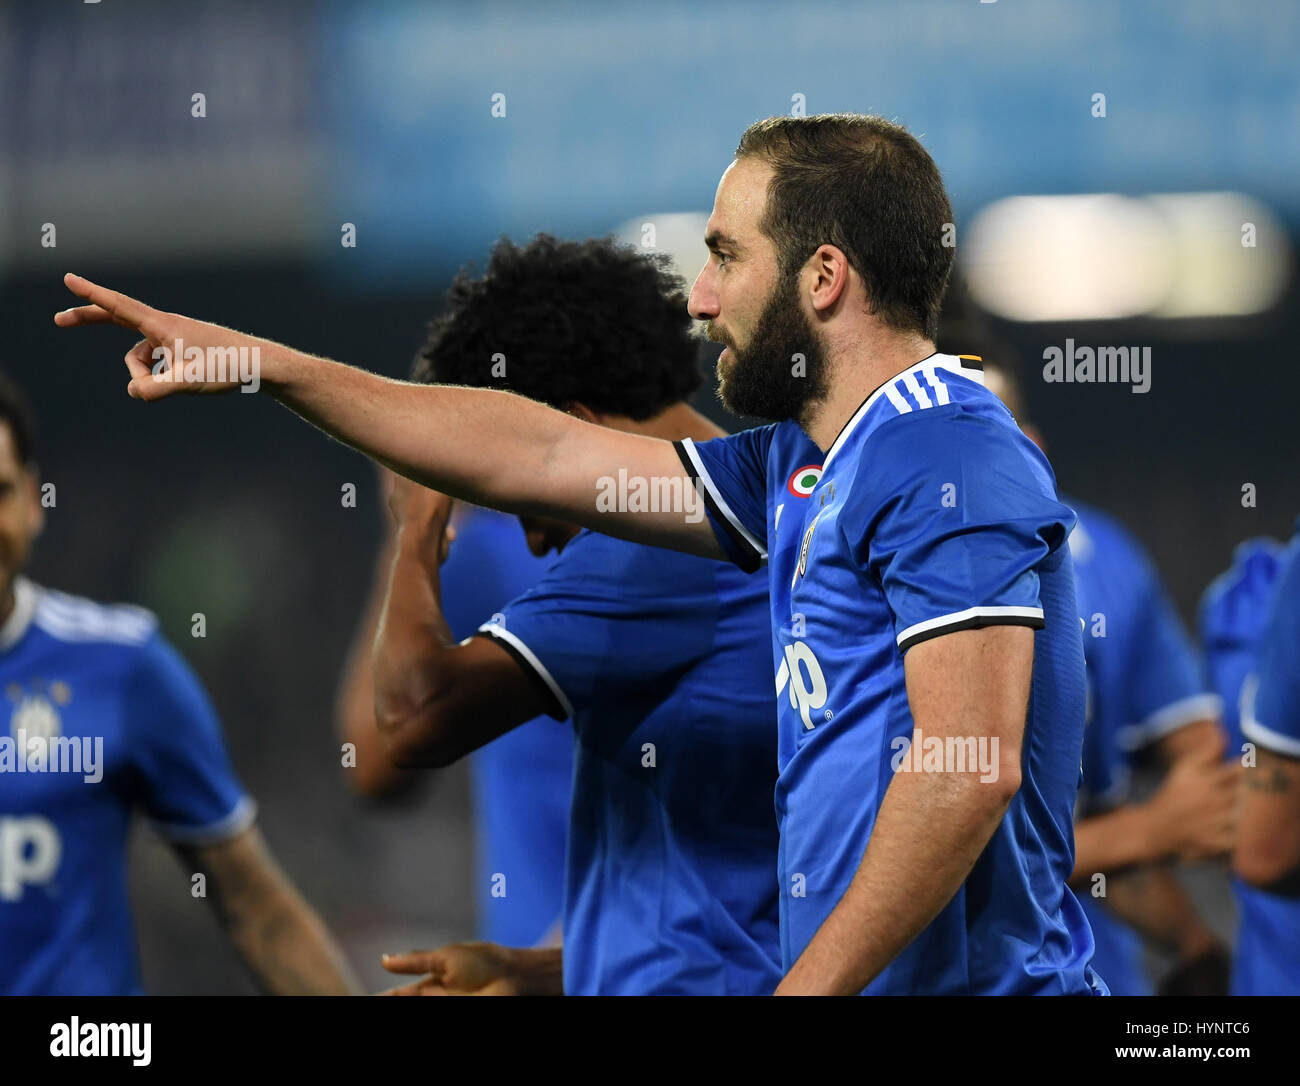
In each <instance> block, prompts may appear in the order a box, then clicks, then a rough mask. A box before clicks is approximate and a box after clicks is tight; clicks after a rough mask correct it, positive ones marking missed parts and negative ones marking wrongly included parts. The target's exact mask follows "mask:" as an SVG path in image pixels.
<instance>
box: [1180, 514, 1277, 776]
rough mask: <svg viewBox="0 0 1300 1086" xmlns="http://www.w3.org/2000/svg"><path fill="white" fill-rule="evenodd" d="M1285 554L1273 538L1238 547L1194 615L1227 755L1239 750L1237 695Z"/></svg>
mask: <svg viewBox="0 0 1300 1086" xmlns="http://www.w3.org/2000/svg"><path fill="white" fill-rule="evenodd" d="M1284 553H1285V548H1284V547H1283V545H1282V544H1281V543H1279V542H1277V540H1275V539H1268V538H1259V539H1250V540H1247V541H1246V542H1244V543H1240V544H1238V545H1237V548H1236V551H1235V552H1234V553H1233V564H1232V566H1231V568H1230V569H1228V570H1227V571H1226V572H1224V573H1221V574H1220V575H1219V576H1218V577H1216V578H1215V579H1214V582H1213V583H1212V584H1211V585H1210V587H1209V588H1207V589H1206V590H1205V595H1204V597H1203V598H1202V600H1201V606H1200V610H1199V613H1198V616H1197V627H1198V630H1199V632H1200V641H1201V651H1202V653H1203V654H1204V659H1205V674H1206V679H1207V681H1208V682H1209V684H1210V688H1211V689H1212V690H1213V691H1214V692H1215V693H1216V694H1217V695H1219V697H1220V698H1221V699H1222V705H1223V724H1224V727H1225V728H1226V729H1227V730H1228V734H1229V736H1231V742H1230V744H1229V753H1230V754H1231V753H1233V752H1237V753H1239V752H1240V749H1241V740H1242V735H1241V695H1242V692H1243V690H1244V689H1245V687H1246V678H1247V676H1248V675H1250V674H1251V673H1253V672H1254V670H1255V666H1256V663H1257V657H1258V653H1259V645H1260V642H1261V640H1262V639H1263V634H1264V627H1265V625H1266V624H1267V622H1268V616H1269V609H1270V605H1271V603H1272V600H1273V595H1274V593H1275V591H1276V588H1277V579H1278V574H1279V571H1280V566H1281V562H1282V556H1283V554H1284Z"/></svg>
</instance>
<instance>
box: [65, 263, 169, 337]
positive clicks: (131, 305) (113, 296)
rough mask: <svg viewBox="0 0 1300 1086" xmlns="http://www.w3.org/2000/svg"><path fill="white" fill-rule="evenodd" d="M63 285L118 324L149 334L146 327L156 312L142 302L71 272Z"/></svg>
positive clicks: (151, 322)
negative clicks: (97, 307)
mask: <svg viewBox="0 0 1300 1086" xmlns="http://www.w3.org/2000/svg"><path fill="white" fill-rule="evenodd" d="M63 284H64V286H66V287H67V288H68V289H69V290H70V291H72V293H73V294H76V295H77V296H78V297H81V298H85V299H86V301H88V302H93V303H94V304H95V305H97V306H99V308H100V309H102V310H104V312H106V313H108V314H109V315H110V316H111V317H112V318H113V320H114V321H116V322H117V323H118V324H125V325H127V326H128V327H131V328H135V329H136V330H137V331H140V332H143V333H144V334H145V335H146V336H148V335H150V334H151V332H150V328H149V327H148V326H151V325H152V324H153V321H152V320H151V319H150V318H151V317H153V316H154V315H155V314H156V312H157V311H156V310H154V309H152V308H151V307H149V306H147V305H145V304H144V302H140V301H136V299H134V298H132V297H130V296H128V295H126V294H119V293H118V292H117V291H115V290H109V289H108V287H101V286H100V285H99V284H98V283H92V282H91V281H90V280H89V279H84V278H82V277H81V276H80V275H73V274H72V273H71V272H69V273H68V274H67V275H65V276H64V277H63Z"/></svg>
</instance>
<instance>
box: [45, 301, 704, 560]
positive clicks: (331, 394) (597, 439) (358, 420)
mask: <svg viewBox="0 0 1300 1086" xmlns="http://www.w3.org/2000/svg"><path fill="white" fill-rule="evenodd" d="M64 283H65V284H66V285H67V287H68V289H69V290H71V291H72V292H73V293H74V294H76V295H78V296H80V297H82V298H84V299H86V300H87V302H89V303H90V304H88V305H83V306H77V307H75V308H73V309H67V310H64V311H62V312H61V313H58V314H56V316H55V318H54V321H55V323H56V324H57V325H58V326H59V327H61V328H73V327H77V326H78V325H83V324H109V323H111V324H119V325H122V326H124V327H127V328H131V329H134V330H135V331H137V332H139V333H140V334H141V335H142V336H143V337H144V338H143V339H142V340H141V341H140V342H139V343H137V344H136V345H135V346H134V347H133V348H132V349H131V350H130V351H129V352H127V354H126V357H125V362H126V366H127V369H128V370H129V371H130V374H131V382H130V385H129V386H128V391H129V392H130V394H131V395H132V396H135V397H136V398H138V399H142V400H156V399H161V398H163V397H165V396H169V395H172V394H175V393H180V392H190V393H195V392H226V391H231V390H233V389H235V388H237V387H240V385H241V372H238V371H237V372H232V371H236V370H237V367H236V363H235V361H234V360H235V359H239V356H240V352H241V349H242V351H243V352H244V358H246V359H247V360H248V361H247V363H243V362H242V361H241V362H240V365H243V366H245V369H244V371H243V372H242V376H243V380H242V384H243V386H244V387H245V388H247V389H249V390H256V389H257V388H259V387H264V388H265V389H266V391H268V392H269V393H270V394H271V395H272V396H274V397H275V398H276V399H277V400H279V401H280V402H281V403H283V404H284V405H285V406H286V407H288V408H290V409H291V410H292V411H294V412H296V413H297V414H299V415H301V416H302V417H303V418H304V419H306V420H307V421H308V422H310V423H312V424H313V425H315V426H317V427H319V428H320V429H322V430H324V431H325V432H326V433H327V434H329V435H331V436H332V437H334V438H337V439H338V440H339V441H342V442H344V443H345V444H347V445H350V446H352V447H353V448H354V449H358V450H359V451H361V452H363V453H365V454H366V455H367V456H369V457H370V458H371V459H373V460H376V461H378V462H379V463H381V464H384V465H386V466H387V467H389V468H391V469H392V470H393V471H395V472H397V473H398V474H399V475H404V476H406V477H407V478H409V479H413V480H414V481H415V482H418V483H421V484H423V485H424V486H427V487H431V488H433V489H435V490H439V491H442V492H444V493H446V494H450V495H452V496H453V497H457V498H463V499H466V500H468V501H472V502H475V503H476V504H479V505H486V506H489V507H491V508H495V509H502V510H505V511H506V512H512V513H531V514H546V515H550V516H555V517H560V518H562V519H565V520H569V521H572V522H575V523H578V524H581V525H583V526H584V527H588V528H592V529H594V530H596V531H599V532H604V533H606V534H608V535H614V536H619V537H621V538H623V539H633V540H637V541H638V542H643V543H652V544H655V545H658V546H663V547H670V548H672V549H675V550H681V551H686V552H687V553H690V554H699V555H703V556H705V557H709V558H723V557H724V555H723V553H722V549H721V547H720V546H719V545H718V543H717V540H716V539H715V537H714V534H713V530H712V528H711V527H710V526H709V522H708V520H707V518H700V517H692V518H689V519H688V513H689V512H690V510H691V508H694V507H695V506H696V503H695V502H694V501H691V502H689V503H688V502H686V501H685V500H683V501H682V502H680V503H679V504H681V505H682V506H683V508H680V509H677V510H664V509H662V508H660V509H659V510H658V511H635V512H634V511H630V510H618V509H617V508H615V509H609V508H608V505H609V503H608V502H602V501H600V500H599V498H600V497H601V495H602V494H608V493H609V486H610V482H609V481H611V480H613V479H616V478H617V477H618V475H619V472H620V470H622V471H624V472H626V475H627V478H629V479H637V478H639V479H644V480H646V481H647V484H646V485H652V484H654V483H656V482H657V481H659V480H676V481H677V482H676V484H675V486H674V487H673V488H672V489H669V488H668V487H665V488H664V492H668V493H676V494H679V495H680V494H683V493H684V489H685V488H686V487H688V486H690V485H691V484H690V482H689V480H688V479H687V477H686V473H685V472H684V471H683V470H682V467H681V463H680V461H679V460H678V457H677V453H676V451H675V450H674V449H673V445H672V443H671V442H669V441H663V440H660V439H658V438H651V437H645V436H642V435H639V434H629V433H622V432H620V431H617V430H611V429H608V428H606V427H602V426H597V425H594V424H592V423H588V422H584V421H582V420H580V419H576V418H573V417H571V416H569V415H566V414H565V413H563V412H561V411H556V410H553V409H552V408H549V407H545V406H543V405H541V404H538V403H535V402H533V401H532V400H528V399H525V398H524V397H522V396H516V395H513V394H512V393H509V392H501V391H497V390H494V389H476V388H454V387H448V386H440V385H421V384H410V383H408V382H405V381H393V380H390V379H388V378H384V377H380V376H378V375H376V374H373V373H367V372H366V371H364V370H359V369H355V368H353V367H351V366H345V365H343V364H342V363H339V362H331V361H329V360H328V359H324V358H318V357H315V356H312V355H308V354H304V353H302V352H301V351H295V350H294V349H293V348H291V347H285V346H283V345H281V344H278V343H273V342H271V341H270V340H264V339H257V338H256V337H254V336H249V335H245V334H243V333H241V332H236V331H234V330H232V329H229V328H222V327H220V326H219V325H215V324H206V323H204V322H202V321H196V320H191V319H190V318H188V317H183V316H181V315H179V314H176V313H165V312H163V311H161V310H157V309H153V308H151V307H150V306H147V305H145V304H144V303H143V302H140V301H137V300H136V299H134V298H130V297H127V296H126V295H124V294H119V293H118V292H116V291H112V290H108V289H107V288H105V287H101V286H97V285H96V284H94V283H92V282H90V281H89V280H87V279H83V278H81V277H80V276H76V275H67V276H64ZM218 364H220V367H219V368H218ZM611 365H617V361H616V360H612V361H611ZM693 498H694V495H692V499H693ZM656 504H658V503H656ZM692 520H693V521H694V523H692Z"/></svg>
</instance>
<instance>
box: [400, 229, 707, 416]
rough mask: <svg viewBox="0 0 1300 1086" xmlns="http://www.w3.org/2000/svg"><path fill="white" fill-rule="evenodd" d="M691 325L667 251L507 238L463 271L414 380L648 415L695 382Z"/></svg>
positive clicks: (603, 242) (545, 237) (605, 242)
mask: <svg viewBox="0 0 1300 1086" xmlns="http://www.w3.org/2000/svg"><path fill="white" fill-rule="evenodd" d="M691 328H692V326H691V317H690V314H689V313H688V312H687V310H686V286H685V284H684V283H683V282H682V280H681V279H680V278H679V277H678V276H677V275H675V274H673V272H672V270H671V268H670V263H669V261H668V258H667V257H665V256H662V255H658V254H654V255H652V254H646V253H642V252H639V251H637V250H636V249H633V248H630V247H627V246H619V245H617V244H615V242H614V239H613V238H599V239H589V240H586V241H560V240H558V239H556V238H554V237H551V236H550V235H549V234H538V235H537V237H535V238H534V239H533V240H532V241H531V242H529V243H528V244H527V245H526V246H524V247H523V248H520V247H519V246H518V245H516V244H514V242H512V241H510V240H509V239H508V238H502V239H501V240H500V241H499V242H497V244H496V246H495V247H494V248H493V250H492V256H491V259H490V260H489V261H488V266H487V271H486V272H485V273H484V274H483V275H482V276H481V277H480V278H473V277H472V276H471V275H470V273H469V271H468V269H466V270H463V271H461V273H460V274H459V275H458V276H457V277H456V281H455V282H454V283H453V284H452V287H451V291H450V293H449V294H448V308H447V311H446V312H445V313H443V314H442V315H441V316H439V317H437V318H435V319H434V320H433V322H432V323H431V324H430V325H429V335H428V339H427V340H426V342H425V345H424V347H423V348H422V349H421V350H420V353H419V356H418V357H417V358H416V361H415V365H414V367H413V368H412V371H411V379H412V380H415V381H424V382H435V381H436V382H438V383H441V384H454V385H475V386H479V387H491V388H503V389H507V390H509V391H511V392H517V393H519V394H521V395H524V396H528V397H530V398H532V399H534V400H540V401H542V402H544V403H548V404H550V405H551V406H553V407H560V408H564V407H568V406H569V405H570V404H573V403H582V404H585V405H586V406H587V407H590V408H591V409H592V410H593V411H599V412H603V413H609V414H618V415H624V416H626V417H628V418H633V419H637V420H644V419H648V418H650V417H652V416H654V415H657V414H658V413H659V412H660V411H662V410H664V409H665V408H666V407H668V406H670V405H671V404H674V403H677V402H679V401H681V400H684V399H686V398H687V397H688V396H690V395H691V393H693V392H694V391H695V390H696V389H698V388H699V387H700V384H701V381H702V377H701V372H700V365H699V344H698V341H697V340H696V338H695V337H694V336H693V335H692V330H691ZM498 354H500V355H503V356H504V357H505V365H504V376H502V377H498V376H494V373H493V368H494V367H493V356H494V355H498Z"/></svg>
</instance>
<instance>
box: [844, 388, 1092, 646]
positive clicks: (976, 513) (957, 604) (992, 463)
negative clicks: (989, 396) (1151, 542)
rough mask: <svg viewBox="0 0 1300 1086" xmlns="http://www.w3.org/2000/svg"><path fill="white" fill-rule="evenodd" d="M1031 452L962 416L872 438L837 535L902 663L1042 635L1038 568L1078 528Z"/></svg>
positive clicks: (941, 414) (954, 412)
mask: <svg viewBox="0 0 1300 1086" xmlns="http://www.w3.org/2000/svg"><path fill="white" fill-rule="evenodd" d="M1018 439H1019V440H1018ZM1022 441H1023V444H1022ZM1026 445H1028V439H1023V438H1022V435H1020V434H1019V432H1018V431H1012V430H1011V429H1010V427H1009V426H1007V425H1004V424H1001V423H998V422H996V421H994V420H992V419H989V418H986V417H982V416H979V415H975V414H971V413H967V412H963V411H961V410H960V409H959V408H952V409H946V408H936V409H933V410H931V411H925V412H920V413H918V414H917V415H909V416H904V417H901V418H898V419H891V420H890V421H889V422H886V423H885V424H883V425H882V426H881V427H880V428H879V430H878V431H876V433H874V434H873V435H872V436H871V440H870V444H869V450H870V458H869V460H868V461H867V462H866V463H864V464H863V465H861V466H860V467H859V469H858V473H857V475H856V476H855V479H854V482H853V486H852V493H851V494H850V495H849V496H848V497H847V498H846V500H845V507H844V510H843V512H842V513H841V515H840V527H841V531H844V532H845V533H846V534H847V541H848V544H849V547H850V549H851V552H852V553H853V554H854V556H855V560H856V561H857V562H858V563H859V564H860V565H861V566H862V567H864V568H865V569H866V570H867V571H868V573H869V574H870V575H871V576H872V577H873V578H874V579H875V580H876V581H877V583H879V584H880V585H881V587H882V588H883V590H884V593H885V598H886V600H887V602H888V604H889V607H890V610H891V611H892V612H893V615H894V634H895V638H896V640H897V643H898V647H899V650H900V651H901V652H906V651H907V649H909V648H911V647H912V646H913V645H916V644H919V643H920V642H922V641H925V640H928V639H929V638H932V637H938V636H940V635H942V634H945V633H950V632H953V631H955V630H963V629H974V628H977V627H982V626H993V625H1017V626H1029V627H1032V628H1033V629H1042V628H1043V625H1044V618H1043V605H1042V601H1041V600H1040V598H1039V577H1038V567H1039V565H1040V563H1042V561H1043V560H1044V559H1045V558H1046V557H1047V556H1048V555H1049V554H1050V553H1051V552H1053V551H1055V550H1057V549H1058V548H1060V547H1062V546H1064V545H1065V542H1066V540H1067V538H1068V537H1069V534H1070V530H1071V528H1073V526H1074V520H1075V517H1074V513H1073V512H1072V511H1071V510H1070V509H1069V508H1067V507H1066V506H1064V505H1062V504H1061V503H1060V502H1058V501H1056V500H1055V498H1054V497H1053V494H1054V489H1053V483H1052V480H1051V476H1050V469H1049V468H1048V467H1047V464H1046V461H1045V460H1043V459H1042V458H1041V456H1040V455H1039V454H1038V453H1037V450H1036V449H1033V447H1032V446H1029V447H1028V448H1026V447H1025V446H1026ZM1030 450H1032V453H1031V452H1030ZM1035 458H1037V459H1035Z"/></svg>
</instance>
